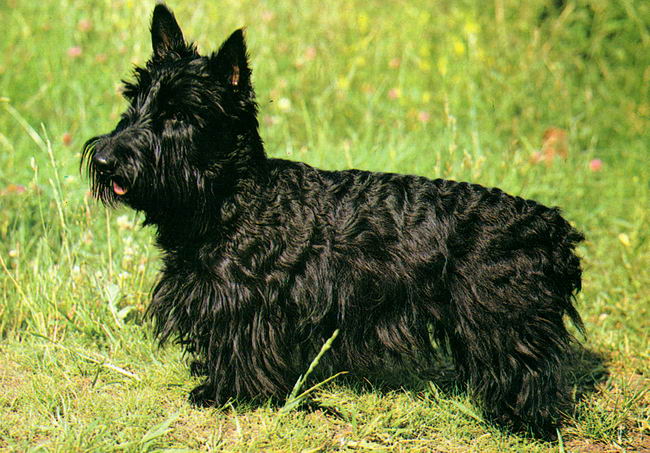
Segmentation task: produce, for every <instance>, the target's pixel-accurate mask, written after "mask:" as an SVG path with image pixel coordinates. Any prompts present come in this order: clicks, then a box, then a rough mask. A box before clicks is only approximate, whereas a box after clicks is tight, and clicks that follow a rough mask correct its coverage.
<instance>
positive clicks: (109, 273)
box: [0, 0, 650, 452]
mask: <svg viewBox="0 0 650 453" xmlns="http://www.w3.org/2000/svg"><path fill="white" fill-rule="evenodd" d="M555 3H556V2H551V1H542V0H532V1H529V2H525V3H522V2H517V1H514V0H494V1H493V2H487V3H483V4H482V6H477V5H478V3H476V2H472V1H469V0H461V1H457V2H430V1H425V0H410V1H408V2H393V1H390V2H388V1H378V0H370V1H368V0H365V1H360V0H348V1H345V2H343V1H338V0H337V1H333V2H311V1H309V2H308V1H304V2H300V3H299V4H297V3H295V2H289V1H277V2H268V3H267V2H235V1H231V0H222V1H220V2H208V1H205V2H198V4H196V5H194V4H192V5H190V3H188V2H186V3H182V2H177V1H172V2H170V6H171V7H173V8H174V9H175V11H176V14H177V17H178V18H179V20H180V22H181V24H182V25H183V27H184V30H185V33H186V35H187V36H188V37H191V38H192V39H194V40H196V41H197V42H198V44H199V46H200V48H201V49H202V50H203V51H209V50H214V49H216V47H217V46H218V45H219V44H220V42H221V41H222V40H223V39H224V38H225V37H226V36H227V34H228V33H229V32H231V31H232V30H233V29H235V28H236V27H239V26H243V25H245V26H247V32H248V40H249V47H250V52H251V56H252V64H253V67H254V71H255V73H254V79H255V84H256V87H257V91H258V100H259V102H260V110H261V112H260V118H261V124H262V126H261V129H262V130H261V132H262V135H263V137H264V139H265V141H266V144H267V150H268V152H269V154H271V155H273V156H282V157H286V156H289V158H292V159H298V160H304V161H307V162H309V163H311V164H314V165H318V166H321V167H324V168H329V169H341V168H349V167H359V168H366V169H370V170H381V171H399V172H406V173H416V174H421V175H425V176H430V177H445V178H453V179H459V180H471V181H473V182H477V183H481V184H485V185H489V186H500V187H502V188H503V189H505V190H507V191H509V192H511V193H515V194H519V195H522V196H525V197H529V198H534V199H538V200H540V201H542V202H544V203H545V204H549V205H558V206H562V208H563V209H564V212H565V214H566V216H567V217H568V218H569V219H570V220H571V221H572V222H573V223H575V224H576V225H577V226H578V227H579V228H580V229H581V230H582V231H584V232H585V234H586V236H587V238H588V240H587V242H586V243H585V244H584V245H583V246H581V248H580V254H581V255H582V257H583V258H584V267H585V277H584V290H583V292H582V293H581V294H580V295H579V297H578V301H577V304H578V306H579V309H580V311H581V313H582V314H583V316H584V319H585V322H586V327H587V331H588V338H587V340H586V341H585V343H584V344H585V346H586V349H585V350H583V351H578V352H576V357H575V358H574V360H573V363H574V365H573V366H572V368H571V372H572V373H573V377H574V379H573V382H574V384H575V389H576V395H577V399H578V403H577V405H576V407H575V410H574V411H572V412H571V413H569V414H567V423H566V426H564V427H563V428H562V430H561V432H560V434H561V441H559V442H556V443H543V442H539V441H536V440H534V439H531V438H529V437H526V436H522V435H513V434H508V433H505V432H503V431H500V430H498V429H496V428H494V427H492V426H489V425H487V424H486V423H484V422H483V420H482V419H481V417H480V415H478V414H479V413H480V412H479V410H478V408H477V407H476V406H474V405H473V404H472V402H471V401H470V400H469V399H468V397H467V395H466V394H464V393H463V392H459V391H456V390H455V389H454V387H453V385H447V384H448V383H449V382H452V383H453V374H449V373H450V371H449V370H448V369H447V365H446V364H444V363H443V364H441V370H442V373H441V374H440V375H439V376H442V378H440V379H439V380H435V379H437V378H434V381H432V382H431V383H427V382H419V381H414V382H411V380H410V379H409V378H407V377H404V376H402V377H398V378H400V379H398V381H399V382H400V383H401V387H403V388H395V386H393V387H387V388H379V387H378V386H372V385H369V384H367V383H364V382H356V383H355V382H354V381H352V382H348V381H345V380H342V379H339V378H337V379H335V380H334V381H333V382H330V383H329V384H328V385H325V386H323V387H321V388H318V389H314V390H313V391H311V392H309V394H308V395H307V396H306V398H307V399H308V400H309V404H308V405H307V406H300V407H297V408H293V409H292V410H284V411H282V410H281V409H279V408H274V407H271V406H262V407H248V406H246V405H242V404H235V405H231V406H229V407H226V408H219V409H213V410H197V409H194V408H191V407H190V406H189V405H188V404H187V403H186V393H187V391H188V390H189V389H191V388H192V386H193V384H195V382H194V381H193V379H191V378H189V377H188V372H187V368H186V364H185V363H184V359H183V357H182V355H181V353H180V351H179V349H177V348H176V347H166V348H164V349H158V348H156V347H155V345H154V342H153V339H152V338H151V329H150V325H149V323H148V321H147V320H146V319H144V317H143V312H144V308H145V307H146V304H147V303H148V299H149V291H150V288H151V286H152V284H153V282H154V281H155V275H156V272H157V269H158V267H159V261H158V254H157V252H156V250H155V249H154V248H153V246H152V230H151V229H144V228H141V227H139V226H138V222H139V221H140V220H141V219H140V218H139V217H138V216H137V215H135V214H133V213H132V212H130V211H127V210H117V211H113V212H109V211H107V210H105V209H104V208H103V207H102V206H99V205H98V204H97V203H96V202H94V201H93V200H92V199H90V197H89V195H88V186H87V182H86V181H84V180H83V179H82V178H81V177H80V175H79V172H78V162H79V157H80V149H81V145H82V144H83V142H84V141H85V140H86V139H87V138H89V137H91V136H93V135H96V134H98V133H102V132H106V131H109V130H110V129H111V128H112V127H113V126H114V124H115V123H116V119H117V118H118V116H119V114H120V113H121V111H122V110H123V109H124V101H123V100H121V98H120V96H119V94H118V91H117V87H118V81H119V80H120V78H124V77H128V75H129V72H130V71H131V68H132V65H133V64H134V63H138V64H142V63H143V62H145V61H146V59H147V58H148V55H149V53H150V48H149V46H150V44H149V43H150V38H149V36H148V20H149V16H150V13H151V9H152V6H153V2H151V4H150V3H149V2H135V1H131V0H120V1H113V2H104V1H95V2H92V4H90V3H89V2H80V1H75V0H62V1H60V2H36V1H22V2H18V1H17V0H1V1H0V16H1V17H2V23H4V24H5V26H4V27H3V29H4V32H3V39H2V40H0V55H2V56H1V57H0V238H1V240H0V338H1V339H2V341H1V343H0V449H2V450H9V451H25V450H34V451H36V450H38V451H112V450H119V451H153V450H165V449H177V450H179V449H180V450H181V451H185V450H188V449H189V450H194V449H196V450H220V449H222V450H228V451H256V450H265V451H274V450H276V451H277V450H284V451H330V450H361V451H366V450H378V451H384V450H395V451H404V450H416V451H417V450H421V451H465V450H469V451H495V452H496V451H499V452H501V451H618V450H620V451H624V450H627V451H643V450H649V449H650V424H649V422H648V420H650V404H649V403H650V396H649V394H648V376H649V373H650V353H649V352H648V351H649V350H650V341H649V335H648V330H649V326H650V321H649V320H650V312H649V309H650V293H649V291H648V288H649V287H650V242H649V235H650V233H649V230H648V227H647V225H648V223H649V222H650V209H649V208H650V204H649V203H650V186H649V181H650V164H649V163H648V150H649V148H650V138H649V135H648V130H650V29H649V27H650V3H648V2H642V1H635V0H624V1H621V2H614V1H605V0H567V1H566V2H565V6H564V7H563V8H557V7H554V6H553V4H555ZM545 135H546V136H547V137H549V136H552V137H555V139H556V141H555V142H553V141H552V139H548V138H547V140H546V141H545V140H544V136H545ZM543 148H545V149H546V153H547V154H562V153H563V152H564V151H563V150H564V149H566V150H567V157H566V158H561V157H560V156H556V158H555V159H553V160H552V161H548V162H536V161H537V160H539V155H538V154H535V153H538V152H540V151H541V150H542V149H543ZM543 155H544V154H542V156H543ZM599 162H600V164H599ZM599 165H600V167H599ZM447 381H449V382H447Z"/></svg>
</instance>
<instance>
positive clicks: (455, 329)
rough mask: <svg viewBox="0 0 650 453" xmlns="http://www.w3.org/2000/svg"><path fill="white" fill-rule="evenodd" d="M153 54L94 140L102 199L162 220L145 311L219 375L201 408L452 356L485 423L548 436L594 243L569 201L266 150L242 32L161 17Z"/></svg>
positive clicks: (94, 169) (93, 165)
mask: <svg viewBox="0 0 650 453" xmlns="http://www.w3.org/2000/svg"><path fill="white" fill-rule="evenodd" d="M152 43H153V56H152V59H151V60H150V61H149V62H148V63H147V65H146V67H145V68H138V69H136V81H135V82H134V83H126V87H125V91H124V93H125V95H126V97H127V99H128V100H129V102H130V106H129V108H128V110H127V111H126V113H125V114H124V115H123V118H122V120H121V121H120V123H119V124H118V125H117V127H116V129H115V130H114V131H113V132H111V133H109V134H106V135H102V136H99V137H95V138H93V139H91V140H89V142H88V143H87V144H86V146H85V148H84V153H83V160H82V162H85V164H86V165H87V166H88V169H89V173H90V175H91V180H92V187H93V190H94V193H95V195H96V196H97V197H98V198H99V199H101V200H102V201H104V202H105V203H106V204H109V205H112V204H114V203H117V202H123V203H125V204H127V205H129V206H131V207H133V208H135V209H137V210H140V211H143V212H144V213H145V215H146V223H149V224H153V225H155V226H156V227H157V232H158V236H157V242H158V245H159V246H160V248H161V249H162V250H163V252H164V268H163V271H162V276H161V278H160V281H159V282H158V284H157V285H156V287H155V290H154V294H153V301H152V303H151V305H150V307H149V313H150V314H151V315H152V316H153V317H154V319H155V329H156V333H157V335H158V337H159V338H160V341H161V342H164V341H165V340H167V339H169V338H174V339H177V340H178V341H179V342H180V343H182V344H183V345H184V346H185V348H186V349H187V351H189V352H190V353H191V354H192V355H193V356H194V357H195V361H194V362H193V363H192V366H191V370H192V372H193V373H194V374H201V375H205V382H204V383H203V384H202V385H200V386H199V387H197V388H196V389H194V390H193V391H192V393H191V401H192V402H193V403H195V404H199V405H208V404H222V403H224V402H225V401H227V400H228V399H229V398H240V399H252V400H258V401H259V400H262V399H265V398H268V397H279V398H282V397H284V396H286V395H287V394H288V393H289V391H290V389H291V387H292V385H293V383H294V382H295V380H296V379H297V378H298V376H299V375H300V374H301V373H302V372H303V371H304V370H305V368H306V366H307V365H308V363H309V360H310V358H312V357H313V355H314V354H315V352H316V351H317V350H318V348H319V347H320V346H321V345H322V344H323V342H324V341H325V340H326V339H327V338H328V337H329V336H330V335H331V334H332V332H333V331H334V329H337V328H338V329H340V335H339V338H338V339H337V342H336V343H335V347H334V349H333V351H331V353H329V355H328V367H329V368H328V369H330V370H353V371H356V372H363V371H364V370H369V369H374V368H377V367H380V366H393V365H395V364H399V363H400V362H401V363H404V362H405V361H406V362H407V363H412V364H418V365H421V366H426V365H427V364H428V363H430V361H431V360H432V359H433V358H434V356H435V351H436V350H443V351H448V352H449V353H450V354H451V356H452V357H453V359H454V362H455V364H456V367H457V369H458V372H459V374H460V375H461V377H462V378H463V380H464V381H465V382H466V383H467V384H468V386H469V388H470V390H471V391H472V392H473V394H475V396H476V397H477V399H478V401H479V402H480V403H481V404H482V406H483V407H484V409H485V413H486V415H487V416H489V417H490V418H491V419H494V420H497V421H499V422H501V423H503V424H505V425H506V426H511V427H514V428H523V427H530V428H532V429H533V430H535V431H536V432H538V433H547V432H550V431H552V429H553V427H554V426H555V424H556V423H557V421H558V419H559V415H560V410H561V409H562V408H563V407H564V404H565V403H567V401H568V398H567V395H568V393H567V389H566V386H565V382H564V379H563V376H562V361H563V358H564V357H565V355H566V353H567V350H568V348H569V345H570V343H571V341H572V337H571V335H570V334H569V333H568V332H567V330H566V328H565V324H564V320H563V318H564V316H565V315H568V316H569V317H570V318H571V319H572V320H573V322H574V323H575V324H576V325H577V326H578V327H579V328H582V323H581V321H580V317H579V315H578V313H577V311H576V309H575V308H574V306H573V304H572V296H573V294H574V293H575V292H576V291H578V290H579V289H580V275H581V270H580V262H579V259H578V258H577V257H576V255H575V253H574V248H575V245H576V243H578V242H579V241H581V240H582V239H583V237H582V235H581V234H580V233H578V232H577V231H576V230H575V229H573V228H572V227H571V226H570V225H569V223H567V222H566V221H565V220H564V219H563V218H562V217H561V216H560V212H559V210H558V209H556V208H547V207H545V206H542V205H541V204H538V203H536V202H534V201H530V200H524V199H522V198H519V197H513V196H510V195H508V194H505V193H503V192H502V191H501V190H499V189H488V188H484V187H481V186H478V185H472V184H467V183H458V182H453V181H445V180H441V179H437V180H429V179H426V178H423V177H417V176H407V175H398V174H386V173H370V172H365V171H359V170H350V171H338V172H335V171H323V170H318V169H315V168H312V167H310V166H308V165H306V164H303V163H298V162H290V161H286V160H280V159H270V158H267V157H266V155H265V153H264V149H263V146H262V140H261V139H260V137H259V134H258V123H257V119H256V114H257V107H256V104H255V100H254V92H253V88H252V85H251V80H250V75H251V72H250V69H249V66H248V62H247V57H246V47H245V43H244V37H243V33H242V31H241V30H238V31H236V32H234V33H233V34H232V35H231V36H230V38H228V40H226V42H225V43H224V44H223V45H222V46H221V48H220V50H219V51H218V52H217V53H215V54H212V55H210V56H200V55H199V54H198V53H197V52H196V49H195V47H194V46H192V45H189V44H187V43H186V42H185V40H184V39H183V36H182V34H181V30H180V28H179V27H178V25H177V23H176V20H175V19H174V16H173V15H172V13H171V12H170V11H169V10H168V9H167V8H166V7H165V6H163V5H158V6H156V8H155V10H154V15H153V23H152Z"/></svg>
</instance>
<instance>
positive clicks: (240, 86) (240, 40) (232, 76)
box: [210, 28, 251, 91]
mask: <svg viewBox="0 0 650 453" xmlns="http://www.w3.org/2000/svg"><path fill="white" fill-rule="evenodd" d="M210 66H211V68H212V73H213V74H214V75H215V76H216V77H217V78H218V79H219V80H220V81H221V82H222V83H224V84H225V85H226V86H229V87H231V88H232V89H233V90H236V91H239V90H248V89H250V88H251V80H250V78H251V70H250V68H249V67H248V55H247V54H246V42H245V40H244V30H243V29H241V28H240V29H239V30H236V31H235V32H234V33H233V34H232V35H230V37H229V38H228V39H226V40H225V41H224V43H223V44H222V45H221V48H219V51H218V52H217V53H216V54H212V56H211V57H210Z"/></svg>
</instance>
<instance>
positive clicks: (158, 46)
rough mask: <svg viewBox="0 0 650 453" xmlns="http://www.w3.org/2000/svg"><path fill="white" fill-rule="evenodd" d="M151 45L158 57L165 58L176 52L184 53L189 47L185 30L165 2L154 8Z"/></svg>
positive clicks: (155, 55)
mask: <svg viewBox="0 0 650 453" xmlns="http://www.w3.org/2000/svg"><path fill="white" fill-rule="evenodd" d="M151 45H152V47H153V54H154V57H156V58H160V59H162V58H164V57H165V56H167V55H168V54H170V53H172V52H175V53H177V54H180V55H182V54H183V53H184V52H183V51H184V50H186V49H187V44H185V40H184V39H183V32H182V31H181V28H180V27H179V26H178V22H176V18H175V17H174V13H172V12H171V11H170V10H169V9H168V8H167V7H166V6H165V5H164V4H163V3H158V4H157V5H156V7H155V8H154V10H153V19H152V20H151Z"/></svg>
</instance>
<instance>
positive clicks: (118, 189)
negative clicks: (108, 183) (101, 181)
mask: <svg viewBox="0 0 650 453" xmlns="http://www.w3.org/2000/svg"><path fill="white" fill-rule="evenodd" d="M113 192H115V193H116V194H117V195H124V194H125V193H126V189H124V188H123V187H121V186H120V185H119V184H118V183H116V182H115V181H113Z"/></svg>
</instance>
